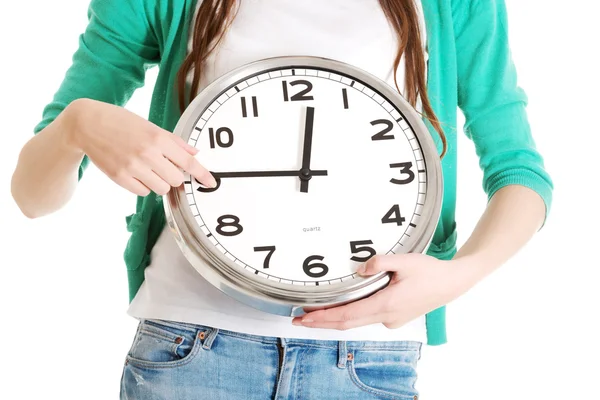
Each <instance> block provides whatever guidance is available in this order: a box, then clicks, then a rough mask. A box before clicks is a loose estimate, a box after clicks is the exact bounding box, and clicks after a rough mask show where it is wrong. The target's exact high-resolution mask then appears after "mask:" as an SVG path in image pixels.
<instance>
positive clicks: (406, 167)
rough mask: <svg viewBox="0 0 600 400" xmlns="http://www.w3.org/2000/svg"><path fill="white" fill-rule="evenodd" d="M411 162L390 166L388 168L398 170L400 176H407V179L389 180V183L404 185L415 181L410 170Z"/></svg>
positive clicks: (413, 174)
mask: <svg viewBox="0 0 600 400" xmlns="http://www.w3.org/2000/svg"><path fill="white" fill-rule="evenodd" d="M412 165H413V164H412V162H410V161H409V162H401V163H396V164H390V168H400V173H401V174H407V175H408V177H407V178H405V179H396V178H392V179H390V182H392V183H395V184H396V185H406V184H407V183H411V182H412V181H414V180H415V173H414V172H413V171H412V170H411V167H412Z"/></svg>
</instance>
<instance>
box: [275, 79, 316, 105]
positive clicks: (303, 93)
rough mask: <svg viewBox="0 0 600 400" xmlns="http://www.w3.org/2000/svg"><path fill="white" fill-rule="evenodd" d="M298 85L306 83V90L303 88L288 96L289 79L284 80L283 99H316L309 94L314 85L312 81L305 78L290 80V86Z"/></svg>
mask: <svg viewBox="0 0 600 400" xmlns="http://www.w3.org/2000/svg"><path fill="white" fill-rule="evenodd" d="M296 85H304V86H306V87H305V88H304V90H301V91H300V92H298V93H296V94H295V95H293V96H292V97H291V98H290V97H289V96H288V83H287V81H283V82H282V86H283V101H290V100H291V101H302V100H314V97H312V96H307V94H308V93H310V91H311V90H312V88H313V85H312V83H311V82H310V81H304V80H298V81H292V82H290V86H296Z"/></svg>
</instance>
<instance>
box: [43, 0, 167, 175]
mask: <svg viewBox="0 0 600 400" xmlns="http://www.w3.org/2000/svg"><path fill="white" fill-rule="evenodd" d="M146 1H147V0H91V3H90V5H89V7H88V25H87V27H86V29H85V31H84V33H83V34H81V35H80V36H79V45H78V48H77V50H76V52H75V53H74V55H73V58H72V63H71V65H70V67H69V68H68V70H67V71H66V74H65V76H64V79H63V81H62V83H61V84H60V86H59V88H58V90H57V92H56V93H55V94H54V97H53V99H52V101H51V102H50V103H49V104H48V105H47V106H46V107H45V108H44V110H43V115H42V120H41V121H40V122H39V123H38V125H36V126H35V128H34V134H37V133H39V132H40V131H41V130H42V129H44V128H45V127H46V126H47V125H48V124H50V123H51V122H52V121H53V120H54V119H55V118H56V117H57V116H58V115H59V114H60V113H61V112H62V111H63V110H64V109H65V107H67V105H69V103H71V102H72V101H73V100H76V99H79V98H88V99H94V100H98V101H103V102H106V103H110V104H115V105H118V106H124V105H125V104H126V102H127V101H128V100H129V99H130V97H131V96H132V94H133V92H134V91H135V90H136V89H137V88H139V87H141V86H143V84H144V78H145V73H146V70H147V69H148V68H150V67H151V66H153V65H156V64H157V62H158V58H159V51H158V47H157V44H156V40H155V37H154V35H153V33H152V30H151V28H150V25H149V23H148V19H147V17H146V15H147V14H146V8H147V5H146V4H145V3H146ZM88 164H89V159H88V157H87V156H85V157H84V159H83V161H82V163H81V165H80V167H79V179H81V177H82V175H83V172H84V170H85V169H86V168H87V166H88Z"/></svg>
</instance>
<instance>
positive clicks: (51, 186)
mask: <svg viewBox="0 0 600 400" xmlns="http://www.w3.org/2000/svg"><path fill="white" fill-rule="evenodd" d="M73 106H75V107H76V106H77V103H76V102H75V103H72V104H71V106H69V107H67V108H66V109H65V111H64V112H62V113H61V114H60V115H59V116H58V118H56V119H55V120H54V121H53V122H52V123H50V124H49V125H48V126H47V127H46V128H44V129H43V130H42V131H41V132H40V133H39V134H37V135H35V136H34V137H33V138H31V139H30V140H29V141H28V142H27V143H26V144H25V146H23V149H22V150H21V153H20V154H19V159H18V162H17V166H16V168H15V171H14V173H13V176H12V181H11V192H12V196H13V198H14V200H15V202H16V203H17V205H18V206H19V208H20V209H21V211H22V212H23V214H24V215H25V216H27V217H28V218H37V217H41V216H43V215H46V214H50V213H52V212H54V211H56V210H58V209H60V208H62V207H63V206H64V205H65V204H66V203H67V202H68V201H69V200H70V199H71V197H72V196H73V193H74V192H75V188H76V187H77V182H78V174H79V166H80V165H81V163H82V161H83V157H84V153H83V151H82V150H80V149H78V148H76V147H75V146H73V144H72V142H71V141H70V140H69V139H68V137H69V136H70V132H71V131H72V128H71V127H72V125H73V123H72V118H71V115H72V111H71V110H72V108H73Z"/></svg>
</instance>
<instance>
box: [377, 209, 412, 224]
mask: <svg viewBox="0 0 600 400" xmlns="http://www.w3.org/2000/svg"><path fill="white" fill-rule="evenodd" d="M404 221H406V218H404V217H403V216H402V215H401V214H400V206H399V205H398V204H395V205H394V206H392V208H390V210H389V211H388V212H387V213H386V214H385V215H384V216H383V218H381V223H382V224H396V225H398V226H402V223H403V222H404Z"/></svg>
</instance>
